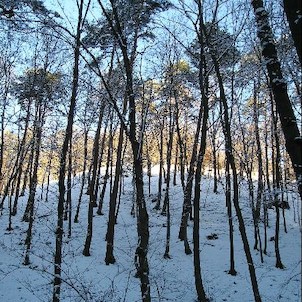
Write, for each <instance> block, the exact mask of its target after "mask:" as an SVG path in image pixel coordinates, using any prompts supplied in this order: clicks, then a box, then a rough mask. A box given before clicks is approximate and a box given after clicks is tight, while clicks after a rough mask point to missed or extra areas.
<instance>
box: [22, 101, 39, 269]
mask: <svg viewBox="0 0 302 302" xmlns="http://www.w3.org/2000/svg"><path fill="white" fill-rule="evenodd" d="M41 106H42V105H41V104H39V105H37V114H36V119H35V127H34V141H33V144H34V163H33V173H32V177H31V179H30V185H29V187H30V189H29V197H28V202H27V205H28V206H29V212H28V214H27V217H26V220H25V221H27V222H28V229H27V232H26V239H25V245H26V252H25V258H24V262H23V264H24V265H28V264H30V260H29V253H30V249H31V242H32V227H33V223H34V208H35V197H36V190H37V185H38V168H39V160H40V149H41V138H42V125H43V121H44V117H43V115H44V112H43V109H42V108H41Z"/></svg>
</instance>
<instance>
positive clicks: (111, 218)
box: [105, 101, 126, 265]
mask: <svg viewBox="0 0 302 302" xmlns="http://www.w3.org/2000/svg"><path fill="white" fill-rule="evenodd" d="M125 109H126V101H124V112H125ZM123 143H124V130H123V128H122V127H120V131H119V141H118V146H117V154H116V163H115V175H114V181H113V188H112V192H111V193H110V201H109V213H108V226H107V233H106V241H107V244H106V256H105V263H106V265H109V264H114V263H115V257H114V255H113V245H114V226H115V211H116V204H117V196H118V191H119V182H120V180H121V172H122V151H123Z"/></svg>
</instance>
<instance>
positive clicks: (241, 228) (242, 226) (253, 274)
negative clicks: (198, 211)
mask: <svg viewBox="0 0 302 302" xmlns="http://www.w3.org/2000/svg"><path fill="white" fill-rule="evenodd" d="M203 32H204V33H206V30H205V28H204V27H203ZM206 41H207V45H208V46H209V49H210V55H211V58H212V61H213V64H214V69H215V73H216V76H217V79H218V84H219V91H220V101H221V102H222V106H223V132H224V136H225V143H226V151H227V152H226V155H227V158H228V161H229V163H230V166H231V169H232V177H233V192H234V193H233V194H234V196H233V204H234V208H235V211H236V215H237V218H238V223H239V231H240V235H241V238H242V242H243V247H244V252H245V255H246V260H247V263H248V268H249V273H250V277H251V283H252V288H253V293H254V299H255V301H256V302H261V296H260V293H259V288H258V282H257V277H256V271H255V267H254V263H253V258H252V255H251V250H250V246H249V242H248V238H247V234H246V229H245V224H244V219H243V216H242V212H241V209H240V205H239V188H238V179H237V168H236V164H235V159H234V155H233V144H232V136H231V125H230V120H229V113H228V104H227V99H226V95H225V92H224V86H223V80H222V77H221V73H220V68H219V64H218V61H217V59H216V57H215V55H214V53H213V49H212V48H211V45H210V43H209V41H208V38H207V36H206Z"/></svg>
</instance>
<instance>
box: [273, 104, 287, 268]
mask: <svg viewBox="0 0 302 302" xmlns="http://www.w3.org/2000/svg"><path fill="white" fill-rule="evenodd" d="M271 102H272V117H273V127H274V128H273V129H274V133H273V134H274V139H275V144H276V157H275V161H276V163H275V169H276V170H275V173H276V175H275V180H276V182H275V183H274V206H275V210H276V224H275V238H274V239H275V254H276V267H277V268H280V269H283V268H284V265H283V264H282V261H281V255H280V249H279V233H280V231H279V230H280V209H279V206H280V197H279V195H280V193H281V192H280V190H281V170H280V169H281V167H280V162H281V153H280V142H279V137H278V126H277V122H278V118H277V116H276V114H275V110H274V104H273V100H271Z"/></svg>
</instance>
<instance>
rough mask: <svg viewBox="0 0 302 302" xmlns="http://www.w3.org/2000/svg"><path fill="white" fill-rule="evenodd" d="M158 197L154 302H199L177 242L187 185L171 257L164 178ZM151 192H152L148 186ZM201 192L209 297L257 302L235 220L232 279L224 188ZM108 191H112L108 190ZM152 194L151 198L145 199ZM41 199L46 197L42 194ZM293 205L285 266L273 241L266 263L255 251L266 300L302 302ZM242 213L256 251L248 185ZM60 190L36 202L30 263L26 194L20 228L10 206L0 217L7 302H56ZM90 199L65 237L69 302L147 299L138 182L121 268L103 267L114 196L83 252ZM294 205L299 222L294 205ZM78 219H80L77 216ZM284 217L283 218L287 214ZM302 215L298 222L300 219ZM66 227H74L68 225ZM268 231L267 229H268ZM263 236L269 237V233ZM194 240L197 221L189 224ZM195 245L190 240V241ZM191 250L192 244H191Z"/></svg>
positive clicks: (284, 241)
mask: <svg viewBox="0 0 302 302" xmlns="http://www.w3.org/2000/svg"><path fill="white" fill-rule="evenodd" d="M151 189H152V192H151V193H152V194H151V195H152V196H150V197H147V203H148V206H149V214H150V249H149V254H148V258H149V266H150V280H151V294H152V301H158V302H159V301H161V302H164V301H192V302H193V301H195V299H196V294H195V285H194V275H193V256H192V255H185V253H184V247H183V242H181V241H179V239H178V230H179V224H180V215H181V209H182V199H183V194H182V190H181V187H180V185H177V186H173V185H171V194H170V199H171V206H170V208H171V223H172V229H171V232H172V234H171V248H170V254H171V256H172V259H164V258H163V254H164V251H165V236H166V233H165V232H166V227H165V225H166V217H164V216H161V215H160V213H159V212H157V211H155V210H153V207H154V203H152V202H151V200H152V198H154V196H155V195H156V192H157V177H156V175H155V174H154V176H153V177H152V187H151ZM146 192H147V189H146ZM201 192H202V194H201V198H202V200H201V237H200V238H201V245H200V253H201V269H202V275H203V282H204V285H205V289H206V292H207V294H208V296H209V297H210V298H211V299H212V301H218V302H219V301H230V302H236V301H238V302H239V301H246V302H248V301H254V299H253V293H252V288H251V283H250V277H249V273H248V268H247V263H246V259H245V255H244V252H243V246H242V241H241V238H240V234H239V230H238V224H237V220H236V217H235V218H234V236H235V257H236V262H235V268H236V271H237V273H238V274H237V276H230V275H229V274H227V271H228V269H229V242H228V222H227V215H226V208H225V201H224V193H223V189H222V187H221V188H220V193H219V194H213V193H212V183H211V179H208V178H207V179H206V178H204V179H203V181H202V191H201ZM78 193H79V186H78V184H75V186H74V188H73V209H74V210H75V207H76V202H77V199H78ZM107 194H108V193H107ZM146 195H147V194H146ZM37 196H38V197H39V196H40V193H39V192H38V194H37ZM289 198H290V205H291V208H290V209H289V210H286V221H287V228H288V233H287V234H286V233H285V232H284V228H283V224H282V219H281V227H280V252H281V259H282V262H283V264H284V265H285V269H283V270H280V269H277V268H275V253H274V242H273V241H269V242H268V255H266V256H264V263H261V261H260V255H259V252H258V251H255V250H252V255H253V259H254V264H255V267H256V273H257V278H258V284H259V288H260V293H261V296H262V300H263V301H286V302H289V301H290V302H295V301H297V302H299V301H301V232H300V229H299V224H298V217H297V215H298V212H297V211H299V209H297V206H298V205H300V201H299V199H298V197H297V195H295V194H290V195H289ZM240 200H241V208H242V209H243V211H244V217H245V223H246V227H247V232H248V236H249V241H250V246H251V248H253V226H252V218H251V217H252V215H251V210H250V208H249V206H248V194H247V187H246V185H244V184H242V185H241V197H240ZM56 202H57V186H56V185H55V184H53V186H52V192H51V194H50V196H49V201H48V202H47V203H46V202H44V201H43V200H42V201H38V202H37V203H36V212H35V222H34V231H33V243H32V251H31V254H30V260H31V265H30V266H24V265H22V262H23V259H24V251H25V247H24V240H25V237H26V230H27V223H25V222H21V218H22V215H23V211H24V208H25V204H26V196H25V197H22V198H21V199H20V205H19V210H18V214H17V216H15V217H13V228H14V229H13V230H12V231H7V230H6V228H7V225H8V209H7V203H6V204H5V209H4V211H3V215H2V216H1V217H0V232H1V233H0V234H1V235H0V253H1V258H0V301H1V302H2V301H3V302H17V301H28V302H36V301H43V302H47V301H51V298H52V280H53V277H52V274H53V253H54V240H55V235H54V230H55V225H56ZM87 202H88V196H87V195H84V196H83V202H82V207H81V212H80V217H79V220H80V222H79V223H78V224H73V228H72V236H71V238H70V239H69V238H67V235H66V236H65V237H64V238H65V242H64V251H63V254H64V256H63V266H62V270H63V279H64V283H63V285H62V301H66V302H67V301H73V302H76V301H104V302H105V301H125V302H135V301H140V283H139V279H136V278H135V277H134V275H135V267H134V264H133V257H134V252H135V248H136V241H137V232H136V218H133V217H132V216H131V215H130V211H131V206H132V185H131V178H130V177H128V178H125V190H124V194H122V199H121V207H120V213H119V216H118V223H117V225H116V229H115V230H116V231H115V247H114V252H115V257H116V260H117V262H116V264H114V265H109V266H106V265H105V262H104V258H105V251H106V242H105V240H104V238H105V233H106V228H107V214H108V195H107V198H106V201H105V204H104V213H105V215H104V216H98V215H95V216H94V233H93V239H92V245H91V256H90V257H84V256H83V255H82V250H83V245H84V241H85V237H86V228H87ZM292 205H295V217H294V207H293V206H292ZM73 215H74V214H73ZM274 217H275V212H274V210H270V212H269V219H270V228H269V229H268V232H269V233H268V238H271V237H272V236H274ZM281 217H282V216H281ZM294 218H295V219H294ZM66 226H67V222H66ZM213 233H215V234H217V236H218V239H216V240H208V239H207V235H211V234H213ZM261 233H263V229H262V226H261ZM262 235H263V234H262ZM189 236H190V239H191V238H192V223H191V222H190V225H189ZM190 241H191V240H190ZM191 248H193V246H192V241H191Z"/></svg>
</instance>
